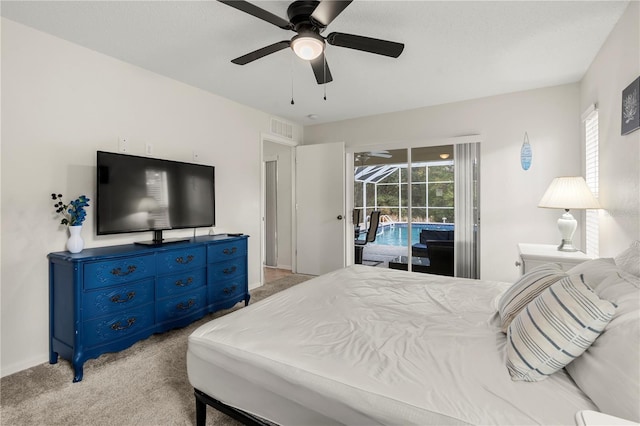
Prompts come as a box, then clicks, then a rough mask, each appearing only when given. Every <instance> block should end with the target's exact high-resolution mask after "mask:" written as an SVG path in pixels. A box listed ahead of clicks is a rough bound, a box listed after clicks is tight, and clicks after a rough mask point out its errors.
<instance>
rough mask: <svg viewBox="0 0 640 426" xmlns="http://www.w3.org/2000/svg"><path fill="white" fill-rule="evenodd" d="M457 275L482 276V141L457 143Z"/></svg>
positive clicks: (455, 156) (466, 276) (464, 276)
mask: <svg viewBox="0 0 640 426" xmlns="http://www.w3.org/2000/svg"><path fill="white" fill-rule="evenodd" d="M454 158H455V195H454V197H455V224H456V228H455V265H456V266H455V276H457V277H463V278H480V250H479V247H480V226H479V225H480V191H479V189H480V182H479V178H480V143H464V144H457V145H455V153H454Z"/></svg>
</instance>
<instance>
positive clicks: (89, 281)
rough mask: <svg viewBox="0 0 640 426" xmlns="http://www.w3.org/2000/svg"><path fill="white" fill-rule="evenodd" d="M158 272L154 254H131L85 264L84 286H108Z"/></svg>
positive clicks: (86, 288)
mask: <svg viewBox="0 0 640 426" xmlns="http://www.w3.org/2000/svg"><path fill="white" fill-rule="evenodd" d="M155 273H156V263H155V258H154V256H153V255H145V256H131V257H127V258H121V259H114V260H108V261H104V262H94V263H87V264H86V265H84V276H85V280H84V288H85V290H89V289H92V288H100V287H108V286H112V285H117V284H122V283H126V282H131V281H136V280H140V279H143V278H147V277H152V276H154V275H155Z"/></svg>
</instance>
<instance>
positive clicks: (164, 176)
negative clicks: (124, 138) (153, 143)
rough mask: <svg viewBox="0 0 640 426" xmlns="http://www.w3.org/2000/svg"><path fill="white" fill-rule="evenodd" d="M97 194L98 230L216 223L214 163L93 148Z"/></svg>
mask: <svg viewBox="0 0 640 426" xmlns="http://www.w3.org/2000/svg"><path fill="white" fill-rule="evenodd" d="M96 193H97V197H96V210H97V213H96V223H97V234H98V235H106V234H120V233H127V232H144V231H153V240H151V241H141V242H139V244H153V245H157V244H162V243H167V242H175V241H179V240H184V238H182V239H171V240H168V239H164V238H163V237H162V231H165V230H169V229H185V228H200V227H209V226H214V225H215V217H216V213H215V211H216V210H215V169H214V167H213V166H206V165H202V164H192V163H183V162H179V161H170V160H162V159H158V158H151V157H139V156H135V155H128V154H120V153H112V152H103V151H98V153H97V191H96Z"/></svg>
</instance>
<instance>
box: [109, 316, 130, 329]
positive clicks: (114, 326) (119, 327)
mask: <svg viewBox="0 0 640 426" xmlns="http://www.w3.org/2000/svg"><path fill="white" fill-rule="evenodd" d="M135 322H136V319H135V318H129V319H128V320H127V325H125V326H121V325H120V321H118V322H116V323H114V324H111V329H112V330H115V331H120V330H126V329H127V328H129V327H131V326H132V325H133V324H135Z"/></svg>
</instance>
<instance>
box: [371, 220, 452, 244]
mask: <svg viewBox="0 0 640 426" xmlns="http://www.w3.org/2000/svg"><path fill="white" fill-rule="evenodd" d="M423 229H433V230H445V231H453V229H454V224H453V223H412V224H411V244H416V243H419V242H420V231H422V230H423ZM407 230H408V227H407V224H406V223H392V224H385V225H381V226H380V228H378V235H377V236H376V240H375V241H374V242H373V243H369V244H378V245H383V246H402V247H407Z"/></svg>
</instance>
